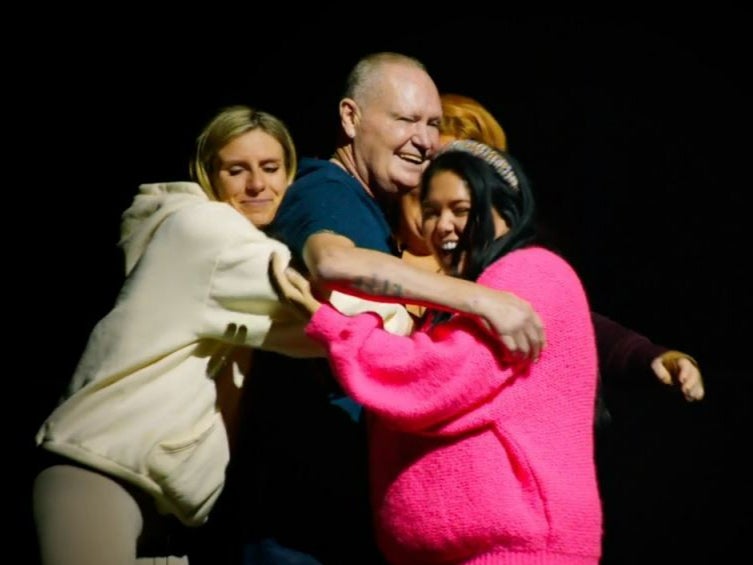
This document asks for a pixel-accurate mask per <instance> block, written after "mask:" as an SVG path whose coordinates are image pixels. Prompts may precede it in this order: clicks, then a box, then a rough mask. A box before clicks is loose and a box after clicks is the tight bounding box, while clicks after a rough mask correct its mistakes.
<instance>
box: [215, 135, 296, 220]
mask: <svg viewBox="0 0 753 565" xmlns="http://www.w3.org/2000/svg"><path fill="white" fill-rule="evenodd" d="M217 161H218V162H217V168H216V171H217V172H216V174H215V178H214V179H213V182H212V184H213V186H214V187H215V189H216V190H217V197H218V198H219V199H220V200H221V201H223V202H227V203H228V204H230V205H231V206H232V207H233V208H235V209H236V210H238V211H239V212H240V213H241V214H243V215H244V216H245V217H246V218H248V219H249V221H250V222H251V223H252V224H254V225H255V226H256V227H257V228H264V227H266V226H267V225H269V223H270V222H271V221H272V220H273V219H274V217H275V214H276V213H277V208H278V207H279V206H280V202H281V201H282V197H283V196H284V195H285V191H286V190H287V189H288V186H289V185H290V183H289V182H288V175H287V171H286V168H285V164H286V163H285V152H284V150H283V147H282V145H281V144H280V142H279V141H277V140H276V139H275V138H274V137H272V136H271V135H269V134H268V133H267V132H265V131H263V130H261V129H255V130H252V131H249V132H246V133H244V134H243V135H240V136H238V137H236V138H235V139H233V140H232V141H231V142H230V143H228V144H227V145H225V146H224V147H223V148H222V149H220V151H219V152H218V153H217Z"/></svg>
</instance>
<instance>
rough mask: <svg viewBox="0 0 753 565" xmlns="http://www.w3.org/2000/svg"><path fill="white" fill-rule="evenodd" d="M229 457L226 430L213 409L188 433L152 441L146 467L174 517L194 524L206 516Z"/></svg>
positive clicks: (223, 476)
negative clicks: (205, 418) (172, 509)
mask: <svg viewBox="0 0 753 565" xmlns="http://www.w3.org/2000/svg"><path fill="white" fill-rule="evenodd" d="M229 461H230V451H229V448H228V443H227V434H226V433H225V426H224V425H223V423H222V415H221V414H219V413H217V414H213V415H212V417H211V418H209V419H208V420H207V422H206V425H204V426H197V428H196V429H195V430H194V431H193V432H192V433H190V434H187V435H185V436H183V437H180V438H170V439H166V440H164V441H162V442H160V443H158V444H157V445H155V446H154V448H152V450H151V451H150V453H149V456H148V458H147V467H148V469H149V474H150V476H151V477H152V479H154V481H156V482H157V483H158V484H159V485H160V486H161V487H162V490H163V493H164V495H165V498H167V499H168V500H169V501H170V503H171V504H172V506H173V507H174V508H175V510H176V513H177V515H178V517H179V518H180V519H181V520H182V521H183V522H184V523H187V524H189V525H198V524H201V523H203V522H204V521H205V520H206V518H207V515H208V514H209V511H210V510H211V509H212V506H213V505H214V503H215V501H216V500H217V497H219V495H220V492H222V487H223V486H224V484H225V470H226V468H227V464H228V462H229Z"/></svg>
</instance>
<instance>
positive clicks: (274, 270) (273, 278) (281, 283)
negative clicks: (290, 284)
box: [269, 251, 287, 300]
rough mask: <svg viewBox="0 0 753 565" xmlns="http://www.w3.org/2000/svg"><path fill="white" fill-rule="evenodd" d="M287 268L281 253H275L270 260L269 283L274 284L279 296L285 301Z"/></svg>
mask: <svg viewBox="0 0 753 565" xmlns="http://www.w3.org/2000/svg"><path fill="white" fill-rule="evenodd" d="M285 267H287V261H286V259H285V258H284V257H283V256H282V255H280V254H279V253H277V252H275V251H273V252H272V256H271V257H270V258H269V270H270V273H269V281H270V282H271V283H272V287H273V288H274V289H275V292H276V293H277V296H279V297H280V298H281V299H283V300H284V299H285V298H286V295H287V292H286V290H285V286H287V278H286V277H285Z"/></svg>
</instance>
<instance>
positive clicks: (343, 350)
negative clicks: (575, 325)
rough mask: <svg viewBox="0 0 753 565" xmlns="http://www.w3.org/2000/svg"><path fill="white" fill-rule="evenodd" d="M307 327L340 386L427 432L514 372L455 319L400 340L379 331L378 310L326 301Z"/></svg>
mask: <svg viewBox="0 0 753 565" xmlns="http://www.w3.org/2000/svg"><path fill="white" fill-rule="evenodd" d="M306 331H307V334H308V335H309V336H311V337H312V338H314V339H316V340H318V341H320V342H321V343H323V344H324V345H325V347H326V348H327V351H328V354H329V357H330V362H331V364H332V368H333V371H334V373H335V376H336V377H337V379H338V380H339V381H340V383H341V385H342V386H343V388H344V389H345V391H346V392H347V393H348V394H349V395H350V396H351V397H353V398H354V399H355V400H356V401H357V402H359V403H361V404H362V405H364V407H366V408H367V409H368V410H370V411H372V412H374V413H376V414H378V415H379V416H380V417H382V418H383V419H385V420H386V421H389V422H390V423H391V424H392V425H393V426H394V427H396V428H398V429H403V430H406V431H414V432H415V431H421V430H428V429H429V428H432V427H434V426H436V425H438V424H441V423H444V422H446V421H448V420H450V419H453V418H456V417H458V416H460V415H462V414H463V413H465V412H467V411H468V410H470V409H472V408H474V407H476V406H478V405H479V404H481V403H483V402H484V401H485V400H487V399H488V398H489V397H490V396H492V395H494V394H496V393H497V392H498V391H499V389H500V387H501V386H502V385H503V384H504V382H505V380H506V379H507V378H509V377H510V376H511V375H512V371H511V370H510V369H507V370H505V369H504V368H503V366H502V365H501V364H500V361H499V360H498V359H497V357H496V356H495V353H494V351H495V349H499V348H498V346H497V345H496V343H495V342H494V340H493V338H492V337H491V336H490V335H488V334H487V333H486V332H485V330H483V329H482V328H481V327H479V326H478V324H477V323H476V322H474V321H472V320H470V319H467V318H464V317H460V316H456V317H455V318H453V319H452V320H450V321H448V322H446V323H444V324H441V325H438V326H436V327H435V328H433V329H432V330H431V331H428V332H424V331H419V332H416V333H414V334H412V335H411V336H409V337H401V336H397V335H392V334H389V333H388V332H386V331H385V330H383V329H382V324H381V320H380V318H379V317H378V316H377V315H376V314H373V313H370V312H369V313H365V314H361V315H358V316H353V317H349V316H345V315H343V314H340V313H339V312H338V311H337V310H335V309H334V308H332V307H331V306H329V305H326V304H325V305H322V306H321V307H320V308H319V310H318V311H317V312H316V314H315V315H314V316H313V317H312V318H311V322H310V323H309V325H308V326H307V328H306Z"/></svg>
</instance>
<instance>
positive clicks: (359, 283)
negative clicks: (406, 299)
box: [352, 275, 403, 297]
mask: <svg viewBox="0 0 753 565" xmlns="http://www.w3.org/2000/svg"><path fill="white" fill-rule="evenodd" d="M352 284H353V288H355V289H358V290H361V291H363V292H365V293H366V294H370V295H373V296H396V297H402V296H403V287H402V286H401V285H399V284H394V283H391V282H390V281H388V280H387V279H384V278H381V277H379V276H378V275H372V276H371V277H368V278H367V277H357V278H356V279H354V280H353V283H352Z"/></svg>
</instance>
